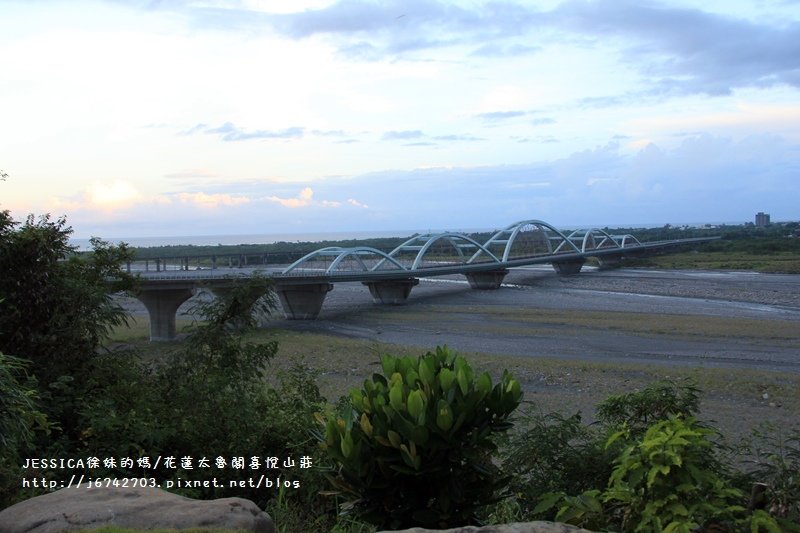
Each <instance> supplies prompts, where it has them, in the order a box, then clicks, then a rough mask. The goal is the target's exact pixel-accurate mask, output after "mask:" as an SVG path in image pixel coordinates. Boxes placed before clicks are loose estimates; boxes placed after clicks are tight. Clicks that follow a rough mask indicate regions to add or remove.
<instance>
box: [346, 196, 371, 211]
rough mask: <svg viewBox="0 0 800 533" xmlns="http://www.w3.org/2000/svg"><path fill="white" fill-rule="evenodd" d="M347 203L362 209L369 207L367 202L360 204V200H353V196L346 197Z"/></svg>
mask: <svg viewBox="0 0 800 533" xmlns="http://www.w3.org/2000/svg"><path fill="white" fill-rule="evenodd" d="M347 203H348V204H350V205H353V206H355V207H361V208H363V209H369V206H368V205H367V204H362V203H361V202H359V201H358V200H355V199H353V198H348V199H347Z"/></svg>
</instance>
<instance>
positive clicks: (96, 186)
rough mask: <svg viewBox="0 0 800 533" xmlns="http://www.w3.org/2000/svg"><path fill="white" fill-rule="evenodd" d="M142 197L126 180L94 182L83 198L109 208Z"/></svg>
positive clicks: (129, 202) (132, 201)
mask: <svg viewBox="0 0 800 533" xmlns="http://www.w3.org/2000/svg"><path fill="white" fill-rule="evenodd" d="M141 197H142V195H141V193H139V191H137V190H136V188H135V187H134V186H133V185H131V184H130V183H128V182H126V181H121V180H116V181H113V182H110V183H108V182H99V181H97V182H94V183H93V184H92V185H91V186H90V187H89V189H88V190H87V191H86V193H85V195H84V198H85V199H86V201H88V202H89V203H91V204H93V205H96V206H100V207H105V208H111V207H115V206H120V205H126V204H131V203H134V202H136V201H137V200H139V199H140V198H141Z"/></svg>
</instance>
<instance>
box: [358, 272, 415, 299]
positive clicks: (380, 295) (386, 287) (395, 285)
mask: <svg viewBox="0 0 800 533" xmlns="http://www.w3.org/2000/svg"><path fill="white" fill-rule="evenodd" d="M361 283H363V284H364V285H366V286H367V287H369V293H370V294H371V295H372V301H374V302H375V303H376V304H389V305H402V304H404V303H406V300H407V299H408V295H409V294H411V289H412V288H414V287H415V286H416V285H417V284H418V283H419V280H418V279H417V278H411V279H390V280H386V281H362V282H361Z"/></svg>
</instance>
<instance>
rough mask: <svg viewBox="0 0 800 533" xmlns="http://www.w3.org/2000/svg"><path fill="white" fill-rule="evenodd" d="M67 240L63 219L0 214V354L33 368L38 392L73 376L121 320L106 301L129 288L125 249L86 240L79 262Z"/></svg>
mask: <svg viewBox="0 0 800 533" xmlns="http://www.w3.org/2000/svg"><path fill="white" fill-rule="evenodd" d="M71 233H72V228H70V227H69V226H67V223H66V220H65V219H64V218H63V217H62V218H59V219H57V220H52V219H51V218H50V216H49V215H45V216H42V217H40V218H39V219H38V220H37V219H35V218H34V217H33V215H30V216H28V218H27V219H26V220H25V221H24V222H23V223H19V222H16V221H14V220H13V219H12V218H11V214H10V213H9V212H8V211H0V300H2V303H0V306H1V307H2V313H0V351H2V352H3V353H6V354H8V355H13V356H16V357H20V358H24V359H29V360H31V361H32V362H33V365H32V367H31V371H32V372H33V373H34V374H35V375H36V377H37V378H38V379H39V381H40V383H41V384H42V385H43V386H47V385H48V384H50V383H51V382H53V381H54V380H56V379H57V378H59V377H60V376H64V375H73V374H74V373H75V372H77V371H79V370H80V369H81V368H82V366H83V365H84V364H85V363H86V362H88V361H89V360H90V359H91V358H92V357H93V356H94V355H95V354H96V353H97V351H98V349H99V348H100V346H101V343H102V341H103V339H104V338H105V337H106V335H107V334H108V332H109V330H110V328H112V327H114V326H117V325H120V324H123V323H124V322H125V319H126V316H127V315H126V313H125V312H124V310H123V309H122V308H121V307H120V306H119V305H117V304H116V303H115V302H114V300H113V299H112V297H111V294H112V293H114V292H116V291H119V290H123V289H128V288H130V287H132V281H133V278H131V277H130V276H128V275H127V274H125V273H124V272H122V271H121V269H120V264H121V263H122V262H123V261H125V260H126V259H127V258H128V257H129V252H128V249H127V247H126V246H125V245H124V244H121V245H119V246H111V245H109V244H108V243H106V242H104V241H101V240H99V239H92V241H91V243H92V248H93V250H92V251H91V252H88V253H82V254H79V253H77V252H76V249H75V247H73V246H71V245H70V243H69V236H70V235H71Z"/></svg>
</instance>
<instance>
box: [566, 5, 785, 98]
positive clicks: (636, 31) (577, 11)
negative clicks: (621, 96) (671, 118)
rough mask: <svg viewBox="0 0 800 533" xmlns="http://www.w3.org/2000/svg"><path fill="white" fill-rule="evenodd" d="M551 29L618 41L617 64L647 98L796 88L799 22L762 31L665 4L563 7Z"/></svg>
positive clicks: (740, 21)
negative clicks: (641, 81) (635, 78)
mask: <svg viewBox="0 0 800 533" xmlns="http://www.w3.org/2000/svg"><path fill="white" fill-rule="evenodd" d="M551 20H552V24H553V25H555V26H557V27H562V28H564V29H568V30H572V31H574V32H576V33H579V34H581V35H586V36H594V37H596V38H598V39H602V40H608V39H609V38H614V37H617V38H620V39H622V40H623V42H627V43H631V44H629V45H627V46H625V47H624V51H623V53H624V59H626V61H627V62H628V64H629V65H631V66H632V67H634V68H635V69H637V70H638V71H639V72H640V74H641V75H643V76H645V77H646V78H647V79H649V81H650V84H651V86H650V92H651V93H653V94H693V93H704V94H708V95H726V94H730V92H731V91H732V90H733V89H735V88H740V87H770V86H775V85H781V84H787V85H792V86H794V87H800V23H798V22H789V23H784V24H783V25H769V24H766V23H759V22H755V21H751V20H744V19H739V18H734V17H732V16H729V15H722V14H716V13H711V12H707V11H702V10H700V9H697V8H684V7H673V6H671V5H669V4H666V3H663V4H659V3H654V2H649V3H648V2H639V1H638V0H618V1H614V2H597V1H570V2H567V3H565V4H562V5H561V6H559V7H558V8H557V9H556V10H554V11H553V12H552V13H551Z"/></svg>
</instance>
